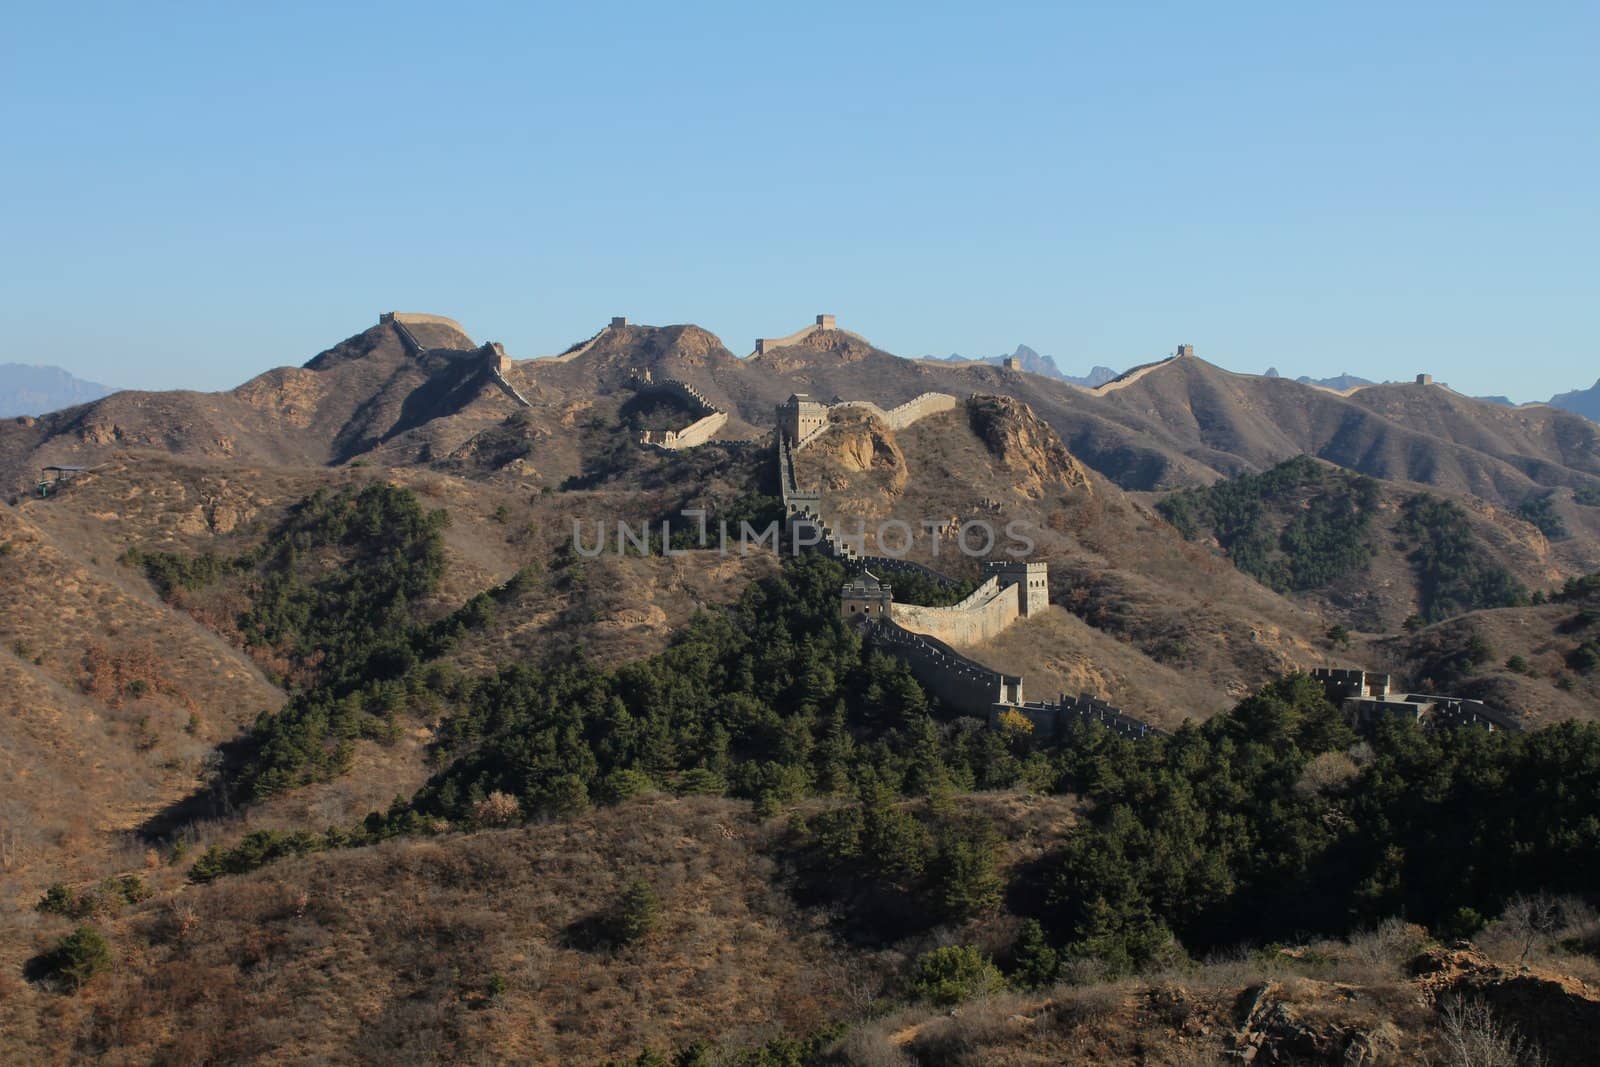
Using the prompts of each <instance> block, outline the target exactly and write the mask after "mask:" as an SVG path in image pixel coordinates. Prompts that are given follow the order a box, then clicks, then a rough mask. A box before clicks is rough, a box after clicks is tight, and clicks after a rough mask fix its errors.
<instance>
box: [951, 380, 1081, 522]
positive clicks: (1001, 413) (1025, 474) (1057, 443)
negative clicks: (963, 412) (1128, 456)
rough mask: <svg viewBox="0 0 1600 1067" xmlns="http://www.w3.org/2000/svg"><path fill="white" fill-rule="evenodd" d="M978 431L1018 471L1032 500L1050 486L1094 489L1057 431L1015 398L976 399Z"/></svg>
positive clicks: (971, 403) (973, 410)
mask: <svg viewBox="0 0 1600 1067" xmlns="http://www.w3.org/2000/svg"><path fill="white" fill-rule="evenodd" d="M967 418H968V420H969V422H970V423H971V425H972V432H973V433H975V434H977V435H978V437H979V439H980V440H982V441H983V443H984V445H985V446H986V447H987V448H988V449H989V451H990V453H991V454H993V455H994V457H995V458H996V459H998V460H999V461H1000V462H1001V463H1003V464H1004V465H1005V466H1006V467H1007V468H1009V469H1010V470H1011V471H1013V472H1014V473H1015V475H1016V481H1015V482H1014V483H1013V484H1014V485H1015V487H1016V488H1017V491H1018V492H1020V493H1022V495H1023V496H1025V497H1027V498H1028V499H1030V500H1038V499H1040V498H1042V497H1043V496H1044V494H1045V487H1046V486H1047V485H1050V486H1066V487H1068V488H1081V489H1088V488H1089V472H1088V471H1086V470H1085V469H1084V467H1083V464H1081V463H1079V462H1078V461H1077V459H1076V458H1074V456H1073V455H1072V453H1071V452H1068V451H1067V446H1066V445H1064V444H1062V443H1061V438H1060V437H1058V436H1057V435H1056V432H1055V431H1054V430H1052V429H1051V428H1050V426H1049V425H1048V424H1047V423H1046V422H1045V421H1044V420H1043V419H1041V418H1039V417H1038V416H1037V415H1035V414H1034V413H1033V411H1032V409H1030V408H1029V407H1028V405H1026V404H1024V403H1023V402H1022V401H1020V400H1017V399H1014V398H1013V397H1009V396H973V397H971V398H969V399H968V400H967Z"/></svg>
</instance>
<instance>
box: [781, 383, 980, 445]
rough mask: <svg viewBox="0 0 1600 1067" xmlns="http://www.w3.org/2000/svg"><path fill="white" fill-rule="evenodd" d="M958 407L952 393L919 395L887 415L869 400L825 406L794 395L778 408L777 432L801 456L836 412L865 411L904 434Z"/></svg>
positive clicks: (800, 395) (842, 401) (804, 396)
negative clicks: (910, 428) (933, 417)
mask: <svg viewBox="0 0 1600 1067" xmlns="http://www.w3.org/2000/svg"><path fill="white" fill-rule="evenodd" d="M955 406H956V398H955V397H953V396H951V395H950V394H949V393H920V394H918V395H917V396H914V397H912V398H911V399H910V400H907V401H906V402H905V403H904V404H901V405H899V406H898V407H893V408H890V409H889V410H888V411H885V410H884V409H883V408H881V407H879V406H878V405H877V404H874V403H873V402H872V401H870V400H841V401H839V402H838V403H836V404H823V403H819V402H817V401H815V400H812V399H811V398H810V397H809V396H808V395H806V394H805V393H795V394H793V395H792V396H790V397H789V399H788V400H786V401H784V402H783V403H782V404H779V405H778V407H777V415H778V432H779V433H781V434H784V435H786V436H787V437H788V439H789V441H790V444H791V447H792V448H793V449H794V450H795V451H796V452H798V451H799V450H800V449H801V448H804V447H805V446H806V445H808V444H810V443H811V442H812V441H814V440H816V439H817V438H818V437H821V436H822V434H823V433H825V432H826V431H827V429H828V427H829V425H830V419H831V417H832V413H833V412H835V411H845V410H849V409H852V408H853V409H857V410H861V411H865V412H867V413H868V414H870V415H872V416H874V417H875V418H877V419H878V420H879V421H881V422H882V423H883V424H884V425H885V426H887V427H888V428H889V429H891V430H903V429H905V428H906V427H907V426H910V425H911V424H912V423H914V422H916V421H917V420H919V419H924V418H927V417H928V416H929V415H936V414H938V413H939V412H941V411H949V410H950V409H952V408H954V407H955Z"/></svg>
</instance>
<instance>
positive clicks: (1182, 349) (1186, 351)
mask: <svg viewBox="0 0 1600 1067" xmlns="http://www.w3.org/2000/svg"><path fill="white" fill-rule="evenodd" d="M1178 355H1180V356H1192V355H1194V345H1179V346H1178Z"/></svg>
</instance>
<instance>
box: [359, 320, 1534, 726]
mask: <svg viewBox="0 0 1600 1067" xmlns="http://www.w3.org/2000/svg"><path fill="white" fill-rule="evenodd" d="M378 321H379V323H380V324H389V325H392V326H393V327H394V329H395V331H396V333H397V334H398V335H399V337H400V339H401V341H402V343H403V344H404V345H405V346H406V348H407V350H408V351H409V352H410V354H412V355H413V356H417V357H421V356H425V355H442V356H446V357H450V358H456V359H463V360H475V361H477V362H478V364H479V367H480V369H481V370H482V371H483V372H484V373H485V374H486V375H487V376H488V377H489V378H490V379H491V380H492V381H494V382H495V383H496V384H497V385H498V386H499V387H500V388H501V389H502V390H503V391H504V392H505V393H506V394H507V395H508V396H509V397H510V398H511V399H512V400H514V401H515V402H517V403H518V404H521V405H522V406H524V407H529V406H531V405H529V404H528V401H527V400H526V399H525V398H524V397H523V396H522V394H521V393H519V392H518V391H517V389H516V388H515V387H514V386H513V385H512V384H511V383H510V382H509V381H508V380H507V379H506V377H505V373H506V372H507V371H508V370H509V369H510V368H511V365H512V364H511V360H510V358H509V357H508V356H507V355H506V352H505V348H504V346H502V345H500V344H499V343H496V342H490V343H488V344H484V345H479V346H473V342H472V339H471V336H470V335H469V334H468V333H467V332H466V330H465V329H463V328H462V326H461V324H460V323H458V322H456V321H455V320H454V319H451V318H448V317H446V316H443V315H425V314H417V313H410V312H394V311H391V312H384V313H382V314H380V315H379V317H378ZM627 326H628V320H627V319H625V318H620V317H618V318H613V319H612V320H611V323H610V325H609V326H607V327H605V328H604V329H602V330H601V331H600V332H599V333H597V334H595V335H594V337H592V338H590V339H589V340H588V341H586V342H584V343H582V344H580V345H576V346H574V347H573V349H571V350H570V351H568V352H566V353H563V354H562V355H560V356H555V357H549V358H551V359H553V360H555V361H558V362H566V361H569V360H572V359H576V358H577V357H578V356H580V355H582V354H583V353H584V352H586V351H588V350H589V349H590V348H592V347H593V346H594V344H595V343H596V342H598V341H599V340H600V339H601V338H602V337H604V336H605V335H606V334H607V333H608V332H609V331H612V330H618V329H624V328H626V327H627ZM837 329H838V327H837V326H836V325H835V322H834V318H833V316H831V315H818V316H817V321H816V323H815V324H814V325H812V326H808V327H806V328H805V329H803V330H800V331H797V332H796V333H793V334H790V335H789V336H788V337H783V338H777V339H774V340H767V339H761V340H758V341H757V342H756V354H758V355H759V354H763V353H765V352H770V351H772V350H774V349H776V348H781V347H784V346H787V345H793V344H798V343H799V342H801V341H803V340H805V339H806V338H807V337H810V336H811V335H812V334H814V333H817V332H818V331H822V330H837ZM839 332H842V333H846V334H848V336H851V337H857V336H858V335H856V334H851V333H849V332H848V331H839ZM458 341H465V342H466V345H467V347H461V346H460V344H458V343H456V342H458ZM1193 354H1194V348H1193V346H1191V345H1180V346H1179V347H1178V351H1177V354H1176V355H1174V356H1170V357H1168V358H1167V359H1163V360H1158V361H1156V362H1154V363H1148V364H1145V365H1143V366H1140V367H1135V368H1133V369H1132V370H1129V371H1127V372H1126V373H1124V374H1123V375H1121V376H1119V377H1118V378H1115V379H1113V380H1112V381H1109V382H1107V383H1105V384H1104V385H1101V386H1099V387H1096V388H1094V389H1088V390H1086V391H1087V392H1092V393H1096V394H1099V395H1104V394H1106V393H1109V392H1114V391H1116V390H1118V389H1121V388H1125V387H1126V386H1128V385H1131V384H1133V383H1134V382H1136V381H1138V380H1139V379H1140V378H1142V377H1144V376H1145V375H1146V374H1149V373H1150V372H1151V371H1153V370H1156V369H1157V368H1159V367H1162V366H1165V365H1167V364H1168V363H1171V362H1173V361H1174V360H1177V359H1181V358H1183V357H1184V356H1192V355H1193ZM1418 382H1419V383H1420V384H1424V385H1427V384H1432V382H1431V380H1430V379H1428V378H1427V376H1425V375H1420V376H1419V377H1418ZM630 384H632V386H633V387H634V389H635V390H636V391H637V392H638V393H640V394H650V393H658V394H662V395H668V396H671V397H673V398H674V399H676V400H677V401H679V402H680V403H682V404H684V405H685V406H687V407H688V408H689V409H690V410H691V411H692V412H693V413H694V414H695V415H696V418H695V420H694V421H693V422H691V423H690V424H689V425H688V426H686V427H684V428H683V429H681V430H646V431H644V432H643V433H642V435H641V439H640V443H641V444H644V445H649V446H652V447H656V448H662V449H667V450H676V449H682V448H692V447H694V446H696V445H701V444H704V443H706V442H707V441H709V440H710V439H711V438H712V437H714V436H715V435H716V433H717V432H718V431H719V430H721V429H722V427H723V426H725V425H726V424H727V421H728V413H727V412H726V411H723V410H721V409H720V408H718V407H717V406H716V405H714V404H712V403H711V401H710V400H709V399H707V398H706V397H705V395H704V394H702V393H701V392H700V391H699V390H698V389H696V388H695V387H694V386H692V385H690V384H689V383H687V382H683V381H679V380H678V379H675V378H666V379H661V380H653V379H652V377H651V375H650V372H649V371H648V370H645V371H642V372H635V374H634V377H633V379H632V381H631V383H630ZM1080 388H1081V387H1080ZM956 403H957V401H956V398H955V397H953V396H951V395H949V394H948V393H923V394H921V395H920V396H917V397H914V398H913V399H911V400H909V401H907V402H905V403H904V404H900V405H899V406H897V407H894V408H890V409H888V410H885V409H884V408H882V407H880V406H878V405H877V404H875V403H873V402H871V401H866V400H848V401H839V402H837V403H834V404H823V403H819V402H817V401H813V400H811V399H810V398H809V397H808V396H806V395H805V394H803V393H797V394H793V395H791V396H790V397H789V399H788V400H787V401H786V402H785V403H783V404H780V405H778V407H777V422H778V426H777V431H776V433H775V435H774V436H775V444H774V452H775V455H776V459H777V464H778V481H779V489H780V493H781V497H782V502H783V509H784V517H785V525H786V529H787V532H788V535H789V537H790V539H791V543H794V544H799V545H806V546H810V547H811V548H813V549H814V550H816V551H820V552H823V553H825V554H826V555H828V556H831V557H833V558H835V559H838V560H839V561H841V562H843V563H844V564H846V566H847V567H848V568H850V570H851V573H852V577H850V578H849V579H848V580H847V581H846V582H845V584H844V586H843V587H842V588H841V589H840V601H839V614H840V617H841V618H843V619H846V620H847V621H850V622H851V623H853V624H855V625H858V626H860V627H861V629H862V632H863V634H864V635H865V636H866V637H867V639H868V640H870V641H872V642H873V643H874V644H875V645H876V646H877V647H879V648H881V649H883V650H884V651H886V652H888V653H890V654H892V655H894V656H896V657H897V658H899V659H900V660H902V661H903V662H904V663H905V664H906V665H907V666H908V667H909V668H910V670H911V672H912V674H913V676H914V677H916V679H917V680H918V681H919V682H920V683H921V684H922V685H923V686H924V687H925V688H927V689H928V691H929V692H930V693H932V694H933V695H934V697H936V698H937V699H938V700H939V702H940V703H941V705H942V706H944V707H945V708H947V709H949V710H951V711H953V712H956V713H958V714H964V715H970V716H974V717H977V718H982V719H984V720H985V721H986V722H987V723H988V724H989V726H990V727H992V728H1001V727H1004V726H1007V725H1009V723H1011V722H1016V721H1025V722H1026V723H1027V724H1028V729H1029V730H1031V731H1032V732H1033V733H1035V734H1036V735H1038V736H1039V737H1041V738H1058V737H1060V736H1061V735H1062V734H1063V733H1064V732H1065V731H1066V730H1068V729H1069V728H1070V727H1071V726H1072V725H1073V724H1075V723H1092V724H1096V725H1098V726H1101V727H1104V728H1106V729H1109V730H1111V731H1113V732H1115V733H1117V734H1119V735H1120V736H1122V737H1125V738H1129V739H1140V738H1145V737H1151V736H1157V735H1161V734H1163V733H1164V731H1162V730H1160V729H1159V728H1157V727H1155V726H1153V725H1152V724H1150V723H1147V722H1144V721H1142V720H1140V719H1137V718H1134V717H1133V716H1130V715H1127V714H1124V713H1123V712H1122V711H1120V710H1119V709H1117V708H1115V707H1113V706H1112V705H1110V704H1108V703H1106V702H1105V701H1103V700H1100V699H1098V698H1096V697H1092V696H1089V695H1088V694H1082V695H1079V696H1076V697H1074V696H1070V695H1068V694H1065V693H1063V694H1061V695H1060V696H1059V697H1058V698H1057V699H1056V700H1054V701H1027V700H1024V699H1023V695H1022V677H1021V676H1020V675H1012V674H1006V673H1004V672H1003V671H998V670H995V669H994V668H991V667H987V666H985V665H983V664H981V663H978V662H977V661H975V660H973V659H970V658H969V657H967V656H964V655H962V654H961V653H960V652H958V651H956V650H955V648H953V647H951V646H952V644H960V645H973V644H980V643H982V642H984V641H987V640H989V639H991V638H993V637H995V636H997V635H999V634H1000V633H1002V632H1003V631H1004V630H1005V629H1006V628H1008V627H1009V626H1011V625H1012V624H1013V623H1015V622H1016V621H1017V620H1019V619H1024V618H1028V617H1030V616H1033V615H1036V614H1038V613H1040V612H1042V611H1044V610H1045V609H1046V608H1048V606H1049V574H1048V568H1047V565H1046V564H1044V563H1040V562H1020V561H1016V562H1012V561H991V562H989V563H987V564H986V565H985V566H986V569H987V570H988V572H989V573H988V576H987V577H986V578H985V579H984V581H983V582H982V583H981V584H980V585H979V586H978V587H977V588H976V589H974V590H973V591H972V592H971V593H969V594H968V595H967V596H966V597H965V598H963V599H962V600H961V601H959V602H958V603H955V604H951V605H948V606H932V605H922V604H907V603H896V602H895V600H894V596H893V586H892V585H891V584H890V583H889V582H886V581H883V580H882V579H883V577H885V576H890V575H894V574H914V575H917V576H919V577H921V578H924V579H929V580H932V581H934V582H936V583H938V584H940V585H943V586H946V587H949V586H954V585H957V584H959V583H957V582H956V581H955V580H954V579H952V578H950V577H949V576H947V575H944V574H941V573H940V572H938V571H936V570H934V569H933V568H931V567H927V566H925V565H923V564H921V563H917V562H915V561H912V560H907V559H899V558H896V557H891V556H878V555H869V554H867V553H866V552H865V551H864V549H865V539H864V537H862V536H859V535H856V536H852V535H846V534H843V533H841V532H839V531H838V530H836V529H835V528H834V527H833V526H832V525H831V524H830V523H829V522H828V521H827V520H826V519H825V518H824V517H823V513H822V494H821V493H819V492H815V491H807V490H803V489H802V488H801V487H800V484H799V480H798V477H797V475H796V471H795V464H794V455H795V453H796V452H798V451H799V450H800V449H802V448H804V447H805V446H806V445H808V444H810V443H812V442H813V441H815V440H816V439H817V438H819V437H821V436H822V435H823V434H824V433H826V432H827V431H828V429H829V428H830V426H831V425H832V413H833V412H835V411H865V412H867V413H868V414H870V415H871V416H873V417H874V418H875V419H877V420H879V421H881V422H882V423H884V424H885V425H886V426H887V427H888V428H890V429H892V430H900V429H904V428H905V427H907V426H910V425H912V424H913V423H915V422H917V421H918V420H919V419H923V418H926V417H927V416H929V415H934V414H937V413H939V412H943V411H950V410H952V409H953V408H955V406H956ZM852 542H854V543H852ZM856 544H860V545H861V548H857V547H856ZM1311 673H1312V677H1313V678H1314V679H1316V680H1317V681H1318V682H1319V683H1320V684H1321V685H1322V686H1323V689H1324V691H1325V692H1326V693H1327V696H1328V699H1329V700H1330V701H1332V702H1333V703H1334V704H1335V705H1337V706H1339V707H1340V708H1341V709H1342V710H1343V712H1344V714H1345V716H1346V717H1347V718H1349V719H1350V720H1351V721H1352V722H1354V723H1355V724H1357V725H1365V724H1369V723H1371V722H1373V721H1376V720H1377V719H1380V718H1386V717H1400V718H1406V719H1413V720H1415V721H1417V722H1419V723H1421V724H1423V725H1425V726H1427V727H1430V728H1435V727H1440V726H1448V727H1454V726H1477V727H1482V728H1487V729H1491V730H1493V729H1502V730H1519V729H1521V728H1522V727H1521V725H1520V724H1519V723H1518V722H1517V721H1516V720H1515V718H1514V717H1512V716H1510V715H1508V714H1506V713H1504V712H1502V711H1499V710H1497V709H1493V708H1489V707H1487V706H1485V705H1484V704H1483V702H1481V701H1477V700H1470V699H1465V698H1460V697H1448V696H1436V695H1429V694H1410V693H1392V692H1391V691H1390V688H1389V686H1390V681H1389V676H1388V675H1377V674H1371V673H1368V672H1364V671H1358V670H1343V669H1328V668H1318V669H1316V670H1313V671H1312V672H1311Z"/></svg>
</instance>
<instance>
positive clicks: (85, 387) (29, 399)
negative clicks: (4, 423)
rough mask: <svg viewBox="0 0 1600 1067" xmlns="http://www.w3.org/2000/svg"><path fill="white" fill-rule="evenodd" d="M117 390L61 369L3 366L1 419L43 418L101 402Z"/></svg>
mask: <svg viewBox="0 0 1600 1067" xmlns="http://www.w3.org/2000/svg"><path fill="white" fill-rule="evenodd" d="M112 392H114V390H112V389H110V388H109V387H107V386H104V385H101V384H100V383H99V382H88V381H84V380H83V379H82V378H75V377H73V376H72V375H71V374H69V373H67V372H66V371H64V370H62V369H61V368H60V367H44V366H35V365H32V364H28V363H0V418H7V419H9V418H13V417H15V416H17V415H43V414H44V413H45V412H47V411H57V410H59V409H61V408H67V407H71V406H72V405H74V404H87V403H88V402H89V401H91V400H99V399H100V398H101V397H103V396H107V395H109V394H110V393H112Z"/></svg>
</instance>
